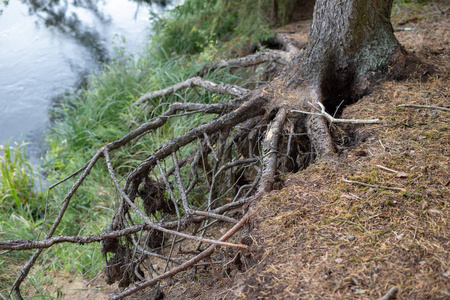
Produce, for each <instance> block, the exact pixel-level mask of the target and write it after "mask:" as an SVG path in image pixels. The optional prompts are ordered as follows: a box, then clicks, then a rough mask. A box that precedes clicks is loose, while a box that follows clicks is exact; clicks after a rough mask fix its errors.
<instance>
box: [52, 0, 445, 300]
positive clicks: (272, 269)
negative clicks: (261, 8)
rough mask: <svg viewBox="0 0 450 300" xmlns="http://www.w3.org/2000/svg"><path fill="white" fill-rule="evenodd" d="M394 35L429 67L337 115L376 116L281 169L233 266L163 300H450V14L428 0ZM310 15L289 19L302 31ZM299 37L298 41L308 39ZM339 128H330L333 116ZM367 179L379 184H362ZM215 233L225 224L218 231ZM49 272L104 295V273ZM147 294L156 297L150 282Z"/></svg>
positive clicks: (65, 288) (198, 276)
mask: <svg viewBox="0 0 450 300" xmlns="http://www.w3.org/2000/svg"><path fill="white" fill-rule="evenodd" d="M393 24H394V27H395V28H400V29H402V30H400V31H397V32H396V36H397V38H398V39H399V41H400V42H401V44H402V45H404V47H405V48H406V50H407V51H409V52H411V53H413V54H415V55H416V56H417V57H418V58H419V59H420V60H421V61H422V62H425V63H427V64H429V65H431V66H432V67H433V68H434V71H433V72H430V73H428V74H416V75H417V76H416V77H415V78H410V79H407V80H405V81H400V82H399V81H395V82H394V81H387V82H381V83H379V84H378V85H377V86H376V87H375V88H374V89H373V91H372V92H371V94H370V95H368V96H365V97H364V98H362V99H361V100H359V101H358V102H357V103H355V104H353V105H350V106H348V107H346V108H345V109H344V112H343V114H342V116H341V118H354V119H370V118H380V119H381V120H382V122H381V123H380V124H375V125H357V126H355V125H344V126H341V125H340V126H339V128H336V129H337V130H335V132H341V134H340V136H338V137H336V138H338V139H339V140H341V141H342V145H341V146H340V149H341V152H340V155H339V158H338V159H337V160H334V161H317V162H315V163H314V164H311V165H310V166H309V167H308V168H307V169H305V170H303V171H301V172H298V173H296V174H290V175H286V176H284V178H283V182H284V185H283V188H282V189H279V190H275V191H273V192H271V193H270V194H268V195H266V196H265V197H263V198H262V199H261V201H260V202H259V203H258V204H257V206H256V207H255V208H254V212H253V214H252V217H251V222H250V224H249V225H248V226H247V227H248V228H246V230H244V232H241V233H240V235H238V236H236V237H235V241H236V242H237V241H240V240H241V239H243V238H245V240H246V243H249V244H251V246H250V247H249V249H248V250H245V251H242V252H236V251H235V250H228V249H222V250H221V251H219V252H217V253H216V254H214V255H223V254H224V253H225V252H226V253H225V255H226V256H227V257H229V258H230V262H229V263H228V264H227V265H215V267H214V268H215V269H214V270H212V269H211V268H210V267H206V268H197V269H190V270H188V271H185V272H183V273H180V274H178V275H177V276H176V277H175V278H172V279H170V280H168V281H165V282H162V284H161V286H160V289H161V290H162V291H163V292H164V293H165V299H376V298H379V297H381V296H383V295H384V294H386V293H387V292H388V290H389V289H391V288H392V287H397V288H398V294H397V298H398V299H450V202H449V199H450V121H449V120H450V112H448V111H443V110H437V109H429V108H414V107H399V105H402V104H419V105H428V106H439V107H446V108H449V107H450V105H449V86H450V74H449V71H450V68H449V67H450V56H449V54H450V53H449V35H450V22H449V11H448V7H447V8H445V10H444V11H442V10H439V9H437V8H436V6H433V5H430V6H426V7H424V8H423V10H421V11H420V12H408V13H407V14H401V13H399V14H397V15H396V16H394V20H393ZM308 26H309V25H308V22H306V23H305V22H301V23H298V24H291V25H290V26H289V27H287V28H283V29H281V30H284V31H290V30H292V28H295V29H296V30H299V32H300V33H292V34H291V35H292V38H293V39H301V40H303V39H305V37H306V34H307V31H308ZM303 42H304V41H301V43H303ZM333 126H335V125H333ZM361 183H365V184H370V185H372V186H366V185H362V184H361ZM217 230H219V228H218V229H217ZM86 283H87V280H86V281H85V280H83V279H80V278H71V276H70V275H68V276H67V277H64V278H61V277H57V278H54V282H53V284H52V286H53V287H52V288H53V289H59V290H60V291H61V296H62V299H81V298H86V299H107V298H108V296H110V295H112V294H113V293H114V292H115V291H117V289H116V288H115V287H114V286H111V287H109V286H107V285H106V284H105V283H104V280H102V276H99V278H98V279H96V280H94V281H93V282H92V283H91V284H90V285H89V286H87V287H86ZM142 296H144V298H145V299H157V298H158V297H156V296H155V291H154V290H153V291H147V293H146V294H145V295H141V296H140V297H142Z"/></svg>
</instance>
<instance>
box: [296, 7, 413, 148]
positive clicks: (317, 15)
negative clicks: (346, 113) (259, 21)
mask: <svg viewBox="0 0 450 300" xmlns="http://www.w3.org/2000/svg"><path fill="white" fill-rule="evenodd" d="M392 3H393V0H365V1H360V0H337V1H327V0H318V1H317V2H316V5H315V7H314V15H313V24H312V26H311V31H310V33H309V37H308V44H307V46H306V49H305V52H304V54H303V55H299V56H298V57H297V58H296V62H297V65H296V66H294V67H293V70H292V71H291V72H288V74H287V77H288V78H287V87H290V88H298V87H299V86H300V87H301V88H302V89H305V90H307V91H308V92H309V94H310V95H309V97H306V99H307V102H309V103H310V104H311V105H312V106H313V107H315V108H317V105H316V104H317V102H320V103H322V104H323V105H324V106H325V108H326V109H327V111H328V113H330V114H331V115H334V114H335V113H336V112H337V107H338V106H339V105H341V106H342V107H344V106H345V105H348V104H351V103H354V102H356V101H357V100H358V99H360V98H361V97H362V96H363V95H364V94H366V93H367V91H368V89H369V87H370V84H371V82H372V81H373V79H375V78H379V77H382V76H383V75H385V74H386V73H387V70H388V66H389V64H390V63H392V62H393V61H395V59H397V58H398V57H399V55H403V54H405V53H404V50H403V49H402V47H401V45H400V43H399V42H398V41H397V39H396V37H395V35H394V30H393V28H392V25H391V22H390V17H391V9H392ZM306 127H307V129H308V133H310V137H311V142H312V145H313V148H314V149H315V152H316V155H317V156H319V157H329V156H333V153H334V147H333V142H332V139H331V137H330V134H329V130H328V126H327V122H326V121H325V119H324V118H323V117H321V116H308V117H307V124H306Z"/></svg>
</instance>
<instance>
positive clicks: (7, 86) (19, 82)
mask: <svg viewBox="0 0 450 300" xmlns="http://www.w3.org/2000/svg"><path fill="white" fill-rule="evenodd" d="M36 2H41V3H40V5H38V6H33V5H32V4H31V3H36ZM159 2H161V1H159ZM163 2H165V1H163ZM52 3H53V4H52ZM54 3H56V4H54ZM0 8H1V9H3V13H2V15H0V144H3V143H4V142H6V141H10V142H13V141H17V140H19V139H21V140H26V141H27V142H30V143H31V144H37V143H38V142H39V141H41V140H42V139H43V137H44V131H45V128H46V127H47V126H48V125H49V121H48V116H47V112H48V109H49V106H50V104H51V100H52V99H54V98H55V97H57V96H58V95H61V93H63V92H64V91H67V90H68V89H71V88H72V89H73V88H75V87H76V86H77V84H78V83H79V82H80V81H81V79H82V78H83V76H84V75H86V74H89V73H91V72H93V71H96V70H98V69H99V68H100V66H101V65H102V64H103V63H106V62H108V60H109V59H111V57H112V56H113V55H114V51H115V49H117V47H121V48H122V49H124V50H125V52H128V53H133V54H137V55H138V54H139V52H140V51H143V50H144V49H145V46H146V41H147V40H148V37H149V34H150V33H149V24H150V23H149V18H150V13H151V12H153V13H157V14H159V13H161V12H162V11H163V10H164V8H163V7H162V6H161V5H159V4H148V3H146V2H141V1H131V0H77V1H75V0H62V1H59V0H57V1H55V0H33V1H31V0H10V1H9V4H8V5H7V6H6V7H5V6H1V7H0ZM124 41H125V42H124ZM35 148H36V147H34V149H35ZM31 149H32V150H33V147H31ZM35 150H36V149H35Z"/></svg>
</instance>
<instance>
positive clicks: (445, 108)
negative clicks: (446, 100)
mask: <svg viewBox="0 0 450 300" xmlns="http://www.w3.org/2000/svg"><path fill="white" fill-rule="evenodd" d="M397 106H398V107H412V108H428V109H438V110H443V111H450V108H447V107H441V106H433V105H420V104H400V105H397Z"/></svg>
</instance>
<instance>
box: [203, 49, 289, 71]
mask: <svg viewBox="0 0 450 300" xmlns="http://www.w3.org/2000/svg"><path fill="white" fill-rule="evenodd" d="M290 59H291V55H290V54H289V53H287V52H285V51H279V50H271V49H266V50H263V51H260V52H257V53H255V54H252V55H247V56H244V57H239V58H235V59H230V60H221V61H218V62H215V63H212V64H208V65H206V66H204V67H203V68H202V69H201V70H199V71H198V72H197V74H198V75H200V76H203V75H205V74H207V73H208V72H211V71H214V70H216V69H219V68H242V67H251V66H255V65H259V64H263V63H267V62H276V63H279V64H282V65H287V64H288V62H289V60H290Z"/></svg>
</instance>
